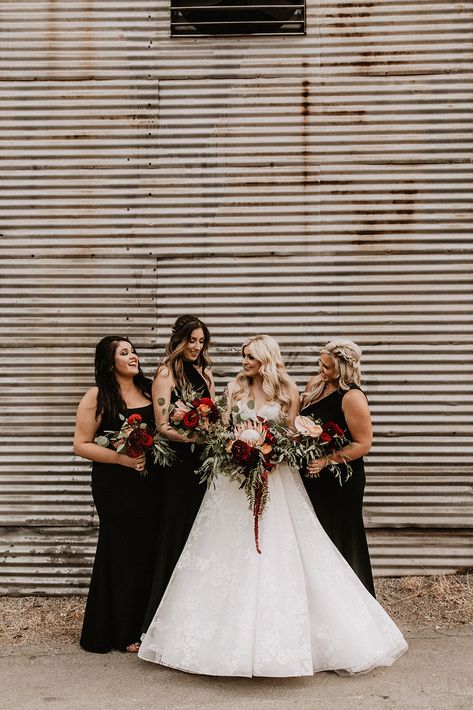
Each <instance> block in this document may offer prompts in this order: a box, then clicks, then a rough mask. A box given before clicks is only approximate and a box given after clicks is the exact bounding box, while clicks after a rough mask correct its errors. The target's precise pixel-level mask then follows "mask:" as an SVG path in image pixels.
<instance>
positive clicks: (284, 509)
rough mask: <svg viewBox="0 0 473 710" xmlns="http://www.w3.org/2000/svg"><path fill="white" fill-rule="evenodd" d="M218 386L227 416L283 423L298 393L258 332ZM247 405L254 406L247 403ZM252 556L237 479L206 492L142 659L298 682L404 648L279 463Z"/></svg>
mask: <svg viewBox="0 0 473 710" xmlns="http://www.w3.org/2000/svg"><path fill="white" fill-rule="evenodd" d="M242 353H243V371H242V372H241V373H240V374H239V375H238V376H237V377H236V379H235V380H233V381H231V382H230V383H229V387H228V412H231V410H232V407H235V406H236V407H238V409H239V411H240V415H241V416H242V417H243V418H245V417H246V418H254V417H256V416H260V417H264V418H266V419H280V418H281V417H284V418H285V419H286V421H287V423H288V424H289V425H292V424H293V423H294V418H295V416H296V414H297V412H298V409H299V394H298V391H297V388H296V386H295V384H294V383H293V382H292V381H291V380H290V378H289V376H288V375H287V373H286V370H285V367H284V364H283V362H282V359H281V353H280V350H279V346H278V344H277V342H276V341H275V340H274V339H273V338H272V337H270V336H268V335H256V336H254V337H252V338H250V339H249V340H247V341H246V342H245V343H244V345H243V348H242ZM249 401H252V402H254V405H255V406H254V408H253V407H248V402H249ZM259 539H260V546H261V550H262V554H258V553H257V551H256V549H255V541H254V537H253V515H252V512H251V510H249V509H248V505H247V501H246V496H245V493H244V492H243V491H242V490H240V489H239V487H238V484H237V483H236V482H235V481H232V480H230V479H229V478H227V477H225V476H223V475H222V476H220V477H218V478H217V481H216V486H215V488H212V487H211V488H209V489H208V490H207V492H206V494H205V497H204V500H203V502H202V506H201V508H200V511H199V513H198V515H197V518H196V520H195V523H194V526H193V528H192V530H191V533H190V535H189V538H188V540H187V544H186V546H185V547H184V550H183V552H182V555H181V557H180V559H179V562H178V564H177V566H176V568H175V570H174V573H173V576H172V577H171V580H170V582H169V585H168V587H167V589H166V592H165V594H164V597H163V599H162V601H161V604H160V606H159V607H158V610H157V612H156V614H155V616H154V619H153V621H152V622H151V624H150V626H149V628H148V630H147V632H146V634H145V635H144V637H143V640H142V644H141V648H140V651H139V654H138V655H139V656H140V658H142V659H144V660H147V661H152V662H154V663H159V664H161V665H164V666H170V667H172V668H177V669H180V670H183V671H188V672H191V673H204V674H207V675H216V676H273V677H289V676H307V675H312V674H313V673H316V672H318V671H327V670H334V671H337V672H339V673H350V674H351V673H357V672H361V671H367V670H369V669H371V668H375V667H377V666H389V665H391V664H392V663H393V662H394V661H395V660H396V659H397V658H398V657H399V656H401V655H402V654H403V653H404V652H405V651H406V649H407V644H406V642H405V640H404V638H403V636H402V634H401V632H400V631H399V629H398V628H397V627H396V625H395V624H394V622H393V621H392V620H391V618H390V617H389V616H388V615H387V614H386V612H385V611H384V610H383V608H382V607H381V606H380V605H379V603H378V602H377V601H376V600H375V599H374V598H373V597H372V595H371V594H370V593H369V592H367V591H366V589H365V587H364V586H363V584H362V583H361V582H360V581H359V579H358V577H357V576H356V575H355V573H354V572H353V571H352V569H351V568H350V567H349V565H348V564H347V563H346V562H345V560H344V558H343V557H342V555H341V554H340V553H339V552H338V550H337V548H336V547H335V546H334V545H333V544H332V542H331V541H330V539H329V538H328V537H327V535H326V534H325V532H324V530H323V529H322V527H321V525H320V523H319V522H318V520H317V517H316V515H315V513H314V509H313V507H312V505H311V503H310V500H309V498H308V497H307V494H306V492H305V489H304V486H303V485H302V482H301V480H300V476H299V473H298V472H297V471H292V470H291V469H290V468H289V467H288V466H287V464H285V463H281V464H279V465H278V466H277V467H276V468H275V469H274V470H273V471H272V473H271V474H270V478H269V502H268V505H267V508H266V510H265V511H264V513H263V516H262V518H261V520H260V533H259Z"/></svg>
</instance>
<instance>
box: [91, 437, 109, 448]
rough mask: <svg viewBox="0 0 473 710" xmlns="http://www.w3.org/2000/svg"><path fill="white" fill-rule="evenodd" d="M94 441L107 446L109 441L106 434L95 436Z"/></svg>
mask: <svg viewBox="0 0 473 710" xmlns="http://www.w3.org/2000/svg"><path fill="white" fill-rule="evenodd" d="M94 442H95V443H96V444H98V445H99V446H108V445H109V443H110V441H109V439H108V438H107V437H106V436H96V437H95V439H94Z"/></svg>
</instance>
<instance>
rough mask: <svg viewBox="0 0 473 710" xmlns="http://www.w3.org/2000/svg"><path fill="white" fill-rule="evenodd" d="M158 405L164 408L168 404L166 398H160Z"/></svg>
mask: <svg viewBox="0 0 473 710" xmlns="http://www.w3.org/2000/svg"><path fill="white" fill-rule="evenodd" d="M158 404H159V406H160V407H162V406H163V404H166V400H165V399H164V397H158Z"/></svg>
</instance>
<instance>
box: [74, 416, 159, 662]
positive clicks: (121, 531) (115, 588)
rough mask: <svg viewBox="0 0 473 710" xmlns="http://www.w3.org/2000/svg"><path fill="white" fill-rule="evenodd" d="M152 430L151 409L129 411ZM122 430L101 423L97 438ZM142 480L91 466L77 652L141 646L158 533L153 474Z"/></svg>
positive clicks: (121, 469)
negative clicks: (87, 566)
mask: <svg viewBox="0 0 473 710" xmlns="http://www.w3.org/2000/svg"><path fill="white" fill-rule="evenodd" d="M135 412H137V413H139V414H141V416H142V418H143V421H144V422H146V423H147V424H148V426H149V428H150V430H151V431H153V429H154V415H153V405H152V404H149V405H145V406H143V407H134V408H133V409H128V410H127V413H126V415H127V416H130V414H133V413H135ZM120 428H121V422H120V420H118V421H116V422H110V421H104V422H102V424H101V427H100V430H99V431H98V432H97V434H101V433H103V432H104V431H105V430H112V431H116V430H119V429H120ZM147 469H148V473H147V474H146V475H145V476H143V475H142V474H141V473H139V472H138V471H136V470H135V469H133V468H128V467H126V466H117V465H113V464H105V463H97V462H94V464H93V467H92V494H93V498H94V503H95V507H96V509H97V513H98V517H99V521H100V527H99V537H98V543H97V551H96V555H95V561H94V568H93V572H92V578H91V581H90V588H89V595H88V598H87V604H86V609H85V615H84V623H83V627H82V635H81V639H80V644H81V646H82V647H83V648H84V649H85V650H86V651H93V652H95V653H106V652H107V651H111V650H112V649H118V650H120V651H124V650H126V647H127V646H128V645H129V644H132V643H135V642H137V641H139V640H140V636H141V627H142V624H143V618H144V614H145V610H146V605H147V602H148V599H149V594H150V590H151V583H152V578H153V561H154V552H155V547H156V529H157V522H158V517H157V498H158V491H157V468H156V466H154V465H153V464H152V462H151V461H148V462H147Z"/></svg>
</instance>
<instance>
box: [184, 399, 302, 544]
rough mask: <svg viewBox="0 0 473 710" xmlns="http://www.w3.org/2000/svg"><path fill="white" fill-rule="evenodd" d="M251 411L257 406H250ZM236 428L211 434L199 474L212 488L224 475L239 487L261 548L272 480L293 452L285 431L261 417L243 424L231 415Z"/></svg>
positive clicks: (236, 412) (238, 418) (239, 415)
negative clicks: (262, 518) (261, 531)
mask: <svg viewBox="0 0 473 710" xmlns="http://www.w3.org/2000/svg"><path fill="white" fill-rule="evenodd" d="M247 406H248V408H249V409H254V404H253V403H252V402H248V405H247ZM232 415H233V420H234V422H235V423H234V426H233V427H232V428H230V429H227V428H225V427H224V426H223V424H222V425H220V426H219V427H216V428H214V429H213V431H212V432H211V435H210V436H209V439H208V441H207V443H206V446H205V448H204V450H203V452H202V458H203V464H202V466H201V467H200V469H199V470H198V471H197V473H198V474H199V475H200V476H201V481H207V485H210V484H211V483H213V482H214V481H215V478H216V477H217V476H218V475H220V474H224V475H226V476H229V477H230V478H231V479H233V480H236V481H237V482H238V483H239V484H240V488H241V489H243V490H244V491H245V493H246V497H247V500H248V505H249V508H250V510H252V511H253V521H254V535H255V545H256V550H257V552H258V553H260V554H261V550H260V547H259V520H260V518H261V516H262V515H263V513H264V510H265V508H266V505H267V503H268V500H269V476H270V474H271V472H272V470H273V469H274V467H275V466H276V464H278V463H279V462H280V461H282V459H283V458H285V456H286V453H289V452H291V451H292V449H293V445H292V444H290V442H289V439H288V437H287V435H286V432H285V430H284V428H283V427H282V426H281V425H279V424H277V423H276V422H269V421H268V420H266V419H263V418H262V417H256V418H255V419H245V420H243V419H242V417H241V414H240V412H239V410H238V408H235V409H234V410H233V412H232Z"/></svg>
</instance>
